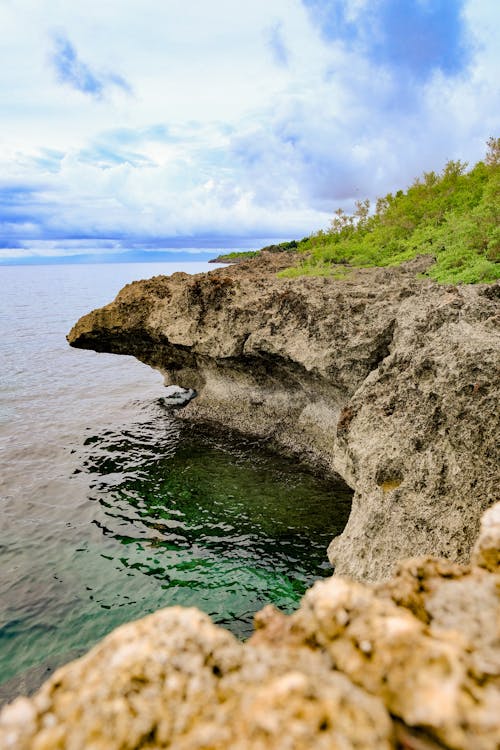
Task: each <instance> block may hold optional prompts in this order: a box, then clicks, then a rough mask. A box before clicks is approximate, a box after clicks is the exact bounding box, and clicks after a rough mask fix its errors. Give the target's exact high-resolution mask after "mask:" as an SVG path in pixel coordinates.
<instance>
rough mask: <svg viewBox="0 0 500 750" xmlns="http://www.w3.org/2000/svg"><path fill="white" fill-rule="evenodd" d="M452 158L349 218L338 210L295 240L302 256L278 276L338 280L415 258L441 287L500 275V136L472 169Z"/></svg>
mask: <svg viewBox="0 0 500 750" xmlns="http://www.w3.org/2000/svg"><path fill="white" fill-rule="evenodd" d="M466 167H467V164H465V163H463V162H460V161H449V162H448V163H447V164H446V166H445V168H444V170H443V171H442V172H441V174H436V173H435V172H427V173H424V175H423V177H421V178H419V179H417V180H415V182H414V183H413V185H411V187H410V188H409V189H408V190H407V191H406V192H403V191H402V190H399V191H398V192H397V193H396V194H395V195H393V194H392V193H389V194H388V195H386V196H385V198H379V199H378V200H377V202H376V206H375V211H374V212H372V211H371V206H370V201H368V200H366V201H358V202H357V203H356V211H355V212H354V214H353V215H352V216H351V215H348V214H346V213H345V212H344V211H342V209H338V210H337V211H336V212H335V215H334V218H333V220H332V222H331V224H330V228H329V229H328V230H327V231H323V230H320V231H319V232H317V233H316V234H314V235H312V236H311V237H309V238H306V239H305V240H302V241H301V242H299V243H298V247H297V249H298V250H299V252H302V253H306V254H307V257H306V259H305V260H304V261H303V262H302V263H301V264H299V265H298V266H297V267H295V268H290V269H287V270H286V271H283V272H282V273H281V274H280V275H284V276H299V275H304V274H307V275H326V276H337V277H341V276H343V275H346V274H347V273H348V272H349V270H350V269H351V268H352V267H353V266H355V267H356V266H357V267H367V266H394V265H399V264H400V263H402V262H403V261H406V260H411V259H412V258H415V257H416V256H417V255H431V256H433V257H434V259H435V263H434V264H433V265H432V266H431V267H430V268H429V270H428V271H427V274H426V275H427V276H430V277H431V278H433V279H435V280H436V281H440V282H443V283H451V284H456V283H467V284H470V283H476V282H492V281H495V280H496V279H498V278H500V264H499V261H500V138H490V139H489V141H488V152H487V154H486V158H485V160H484V161H480V162H478V164H476V165H475V167H473V169H471V170H470V171H468V172H467V171H466Z"/></svg>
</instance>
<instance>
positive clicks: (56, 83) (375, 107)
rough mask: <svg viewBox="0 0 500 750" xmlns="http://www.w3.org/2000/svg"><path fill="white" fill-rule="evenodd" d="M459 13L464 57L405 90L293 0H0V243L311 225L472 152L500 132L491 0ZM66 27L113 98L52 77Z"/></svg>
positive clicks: (356, 0)
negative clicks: (469, 44)
mask: <svg viewBox="0 0 500 750" xmlns="http://www.w3.org/2000/svg"><path fill="white" fill-rule="evenodd" d="M365 4H366V3H365V0H351V1H350V3H349V6H348V8H347V12H348V18H349V20H351V21H352V20H356V18H358V17H359V16H360V14H362V13H363V11H364V7H365ZM54 8H56V9H57V10H54ZM464 18H465V20H466V23H467V28H468V31H469V34H470V35H471V38H473V39H474V45H475V51H474V55H473V58H472V61H471V65H470V67H469V68H467V69H465V70H463V71H462V72H461V73H460V74H458V75H455V76H454V77H448V78H447V77H446V76H444V75H443V74H442V73H439V72H438V71H436V72H435V73H434V75H433V76H431V77H430V78H429V79H428V80H427V81H426V82H425V83H422V84H419V85H416V84H414V83H412V84H411V85H410V82H409V83H408V85H407V86H406V85H405V84H404V81H403V83H402V82H401V80H400V77H399V78H398V77H396V76H395V75H393V74H392V73H391V70H390V69H389V68H387V67H385V68H377V67H376V66H375V65H374V63H373V60H371V61H370V60H368V59H367V58H364V57H363V56H362V55H360V54H359V50H356V49H354V48H351V47H350V46H349V44H348V43H347V41H345V42H344V43H341V44H339V43H337V42H335V41H330V42H328V41H327V40H326V39H325V38H323V37H321V36H320V33H319V30H318V29H317V28H316V27H315V26H314V25H313V24H312V23H311V20H310V16H309V14H308V13H307V12H306V11H305V9H304V7H303V5H302V3H301V2H300V0H255V2H253V3H251V4H238V5H236V4H235V3H234V2H233V0H213V2H211V3H210V4H208V3H206V1H205V0H182V1H181V0H169V2H168V3H158V2H156V0H143V2H142V3H141V5H140V9H139V6H138V5H137V4H136V3H132V2H130V1H129V0H108V2H106V3H102V2H101V0H99V1H98V0H88V2H87V3H85V5H84V4H80V3H74V2H69V0H60V2H59V3H57V4H52V3H48V2H47V0H38V1H37V2H35V0H17V2H16V3H5V2H0V29H1V32H0V35H1V43H2V48H3V59H4V60H6V61H7V63H8V64H6V65H3V66H2V67H1V68H0V96H1V97H2V101H4V102H7V104H6V105H4V108H3V109H4V111H3V113H2V118H1V121H0V146H1V150H0V192H1V190H2V189H3V198H4V200H3V208H0V220H3V225H4V226H3V230H1V229H0V235H1V237H0V244H2V243H3V245H4V246H5V245H6V244H7V243H10V244H15V241H16V240H18V241H20V242H21V243H24V244H26V245H27V242H28V240H31V242H34V241H35V240H36V241H40V240H41V239H43V240H51V239H52V240H54V241H55V240H57V241H59V240H61V238H63V237H64V236H69V237H71V236H73V237H75V236H78V237H81V236H83V235H87V236H89V237H98V236H101V237H116V238H117V239H120V240H121V241H123V238H125V239H126V238H127V237H130V238H131V241H132V239H133V240H134V241H135V240H137V239H138V238H141V237H142V238H144V239H149V240H154V239H155V238H166V237H181V236H186V237H196V236H199V237H202V236H205V237H206V236H217V235H220V236H239V237H241V236H245V235H249V236H263V237H265V236H278V235H279V236H282V237H287V236H288V237H293V236H298V235H300V236H302V235H303V234H305V233H306V232H308V231H312V230H314V229H316V228H318V227H319V226H321V225H325V224H326V223H327V221H328V217H329V216H330V215H331V213H332V211H333V209H334V208H335V207H336V206H337V205H339V204H340V205H344V206H345V207H347V208H349V207H350V206H351V205H352V203H353V201H354V199H355V198H360V197H364V196H366V195H368V196H370V197H375V196H376V195H378V194H381V193H385V192H387V191H388V190H393V189H395V188H398V187H400V186H404V185H405V184H407V183H409V182H410V181H411V180H412V178H413V177H415V176H416V175H417V174H419V173H421V172H422V171H423V170H428V169H433V168H438V169H439V168H440V167H441V166H442V165H443V163H444V161H445V160H446V159H447V158H464V159H468V160H470V161H475V160H477V159H478V158H480V156H481V154H482V152H483V149H484V142H485V140H486V139H487V138H488V136H490V135H495V134H496V135H498V133H497V132H495V128H497V127H498V122H497V120H496V116H497V113H498V111H499V110H500V100H499V94H498V86H497V83H496V82H497V81H498V79H499V77H500V71H499V52H498V48H497V45H496V39H495V33H494V29H495V28H496V22H497V21H498V9H497V4H496V3H494V2H490V0H470V2H468V3H467V4H466V7H465V10H464ZM56 29H57V30H59V31H58V33H59V34H63V36H64V38H65V39H68V40H71V44H72V45H73V46H74V51H75V55H76V59H77V60H78V61H80V62H81V61H84V62H83V63H82V64H83V65H84V66H85V67H84V68H83V71H84V72H85V70H88V71H90V72H91V74H92V75H93V76H94V77H95V79H96V81H97V82H99V81H101V82H102V84H103V86H104V88H105V89H106V95H105V96H104V95H99V96H94V97H89V96H88V92H86V91H85V90H83V91H82V86H80V87H79V86H78V85H76V86H72V87H70V86H68V85H62V84H61V82H60V80H58V76H57V75H55V72H54V67H53V64H52V63H51V50H52V45H53V34H54V30H56ZM270 32H272V34H273V35H274V36H272V38H271V41H272V46H273V50H274V57H273V54H270V48H269V44H270ZM277 62H278V63H281V64H276V63H277ZM78 71H80V73H81V72H82V68H78V69H77V71H76V72H78ZM112 75H115V76H120V77H121V79H123V81H126V82H127V84H128V85H130V88H131V90H132V91H133V95H132V96H130V95H129V94H128V93H127V92H126V91H124V90H123V89H124V87H123V86H122V87H120V86H117V85H110V83H109V82H110V78H109V76H112ZM121 79H118V78H117V79H116V80H121ZM76 80H77V82H78V80H79V79H78V77H77V79H76ZM83 88H85V87H84V86H83ZM101 93H102V92H101ZM16 191H17V192H16ZM4 252H7V250H5V251H4ZM13 252H14V251H13ZM16 252H18V251H16Z"/></svg>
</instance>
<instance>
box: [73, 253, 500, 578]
mask: <svg viewBox="0 0 500 750" xmlns="http://www.w3.org/2000/svg"><path fill="white" fill-rule="evenodd" d="M292 262H293V258H292V257H290V256H287V255H286V254H269V255H267V256H266V255H265V254H264V255H263V256H261V257H260V258H257V259H255V260H254V261H250V262H244V263H240V264H239V265H237V266H231V267H229V268H224V269H217V270H214V271H212V272H210V273H208V274H200V275H197V276H189V275H187V274H182V273H176V274H173V275H172V276H171V277H164V276H159V277H156V278H153V279H151V280H148V281H140V282H135V283H133V284H129V285H128V286H126V287H125V288H124V289H123V290H122V291H121V292H120V293H119V294H118V296H117V298H116V299H115V301H114V302H112V303H111V304H109V305H107V306H106V307H103V308H101V309H100V310H96V311H94V312H92V313H90V314H89V315H86V316H84V317H83V318H82V319H81V320H80V321H79V322H78V323H77V324H76V325H75V327H74V328H73V329H72V331H71V332H70V334H69V341H70V343H71V344H72V345H73V346H76V347H82V348H90V349H95V350H97V351H107V352H115V353H119V354H132V355H134V356H136V357H137V358H138V359H140V360H142V361H143V362H146V363H147V364H149V365H151V366H153V367H155V368H158V369H160V370H161V371H162V372H163V373H164V374H165V378H166V383H167V384H177V385H179V386H182V387H184V388H192V389H195V390H196V391H197V393H198V396H197V398H196V399H194V400H193V401H192V402H191V403H190V404H189V405H188V406H187V407H186V408H185V409H184V410H183V412H182V413H181V415H182V416H183V418H185V419H191V420H197V421H198V422H208V423H211V424H212V425H218V426H224V427H229V428H232V429H235V430H238V431H240V432H242V433H245V434H247V435H252V436H256V437H258V438H261V439H264V440H266V441H268V442H269V443H270V444H271V445H272V446H274V447H276V448H277V449H279V450H281V451H287V452H289V453H292V454H296V455H298V456H300V458H301V459H302V460H305V461H308V462H309V463H311V464H313V465H314V466H315V467H316V468H317V470H322V471H324V470H326V471H329V472H333V473H335V474H337V475H340V476H341V477H342V478H343V479H344V480H345V481H346V482H347V483H348V484H349V485H350V486H351V487H352V488H353V490H354V491H355V493H354V499H353V506H352V512H351V515H350V518H349V521H348V524H347V526H346V528H345V530H344V532H343V534H342V535H341V536H340V537H337V538H336V539H335V540H333V541H332V544H331V545H330V549H329V557H330V559H331V561H332V562H333V563H334V565H335V568H336V571H337V572H338V573H339V574H342V575H349V576H351V577H354V578H357V579H360V580H380V579H383V578H385V577H387V576H388V575H390V573H391V571H392V570H393V569H394V565H395V563H396V561H397V560H398V559H401V558H403V557H408V556H412V555H414V554H415V553H418V554H435V555H442V556H444V557H447V558H449V559H451V560H453V561H456V562H465V561H466V560H467V559H468V555H469V553H470V549H471V546H472V544H473V542H474V539H475V538H476V535H477V532H478V525H479V519H480V516H481V513H482V512H483V511H484V510H485V509H486V508H487V507H489V506H490V505H491V504H492V503H493V502H494V500H495V499H498V484H499V475H498V442H497V441H498V434H499V429H498V428H499V416H498V415H499V411H498V394H499V378H498V375H499V369H500V368H499V365H500V333H499V329H498V321H499V297H500V285H499V284H494V285H477V286H460V287H455V286H441V285H438V284H436V283H434V282H432V281H430V280H424V279H420V278H418V272H419V271H422V270H424V269H425V267H426V266H427V265H428V264H429V262H430V261H429V259H427V258H420V259H417V260H416V261H413V262H411V263H409V264H406V265H405V266H402V267H399V268H388V269H365V270H359V271H357V272H356V273H354V274H353V275H352V276H351V277H348V278H347V279H343V280H335V279H333V278H310V277H309V278H306V277H302V278H294V279H283V278H277V276H276V271H277V270H279V268H280V266H286V265H290V263H292Z"/></svg>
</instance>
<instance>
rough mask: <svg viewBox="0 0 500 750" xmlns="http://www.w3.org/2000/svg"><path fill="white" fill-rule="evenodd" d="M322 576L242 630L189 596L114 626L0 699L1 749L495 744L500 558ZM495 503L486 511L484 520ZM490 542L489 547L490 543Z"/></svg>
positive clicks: (289, 749)
mask: <svg viewBox="0 0 500 750" xmlns="http://www.w3.org/2000/svg"><path fill="white" fill-rule="evenodd" d="M499 509H500V504H499V505H497V506H495V507H494V509H492V510H491V511H490V512H489V514H488V516H487V517H486V518H485V520H484V523H483V527H482V532H481V536H480V538H479V540H478V542H477V545H476V552H475V555H474V558H473V562H472V565H471V566H458V565H453V564H450V563H449V562H448V561H445V560H438V559H436V558H420V559H414V560H409V561H406V562H405V563H403V564H401V565H400V566H399V568H398V572H397V574H396V576H395V577H394V578H393V579H391V580H390V581H387V582H385V583H383V584H377V585H369V584H368V585H363V584H360V583H357V582H354V581H350V580H348V579H346V578H340V577H336V576H334V577H332V578H330V579H327V580H324V581H320V582H318V583H316V584H315V585H314V586H313V587H312V589H310V590H309V591H308V592H307V594H306V595H305V597H304V599H303V601H302V605H301V607H300V608H299V609H298V611H297V612H296V613H295V614H293V615H291V616H285V615H283V614H282V613H280V612H278V611H277V610H276V609H274V608H273V607H266V608H265V609H264V610H262V612H260V613H259V614H258V615H257V617H256V625H257V630H256V632H255V634H254V635H253V636H252V638H251V639H250V640H249V641H248V642H247V643H245V644H243V643H240V642H239V641H237V640H236V639H235V638H234V636H232V635H231V634H230V633H228V632H227V631H225V630H223V629H221V628H219V627H216V626H215V625H213V624H212V623H211V621H210V620H209V618H208V617H207V616H206V615H204V614H202V613H201V612H198V611H197V610H195V609H182V608H179V607H173V608H170V609H166V610H160V611H159V612H156V613H155V614H153V615H150V616H148V617H146V618H144V619H143V620H139V621H138V622H135V623H131V624H128V625H125V626H123V627H121V628H118V629H117V630H116V631H114V632H113V633H112V634H111V635H109V636H108V637H107V638H106V639H104V641H102V642H101V643H100V644H99V645H98V646H96V647H95V648H94V649H93V650H92V651H90V652H89V654H87V655H86V656H85V657H83V658H82V659H79V660H78V661H75V662H72V663H71V664H68V665H67V666H65V667H63V668H61V669H60V670H59V671H58V672H56V673H55V674H54V675H53V676H52V677H51V679H50V680H49V681H48V682H46V683H45V685H44V686H43V687H42V688H41V689H40V691H39V692H38V693H37V694H36V695H35V696H34V697H33V698H18V699H17V700H16V701H14V702H13V703H12V704H11V705H10V706H7V707H6V708H5V709H4V710H3V712H2V713H1V714H0V747H1V748H2V750H139V749H142V748H144V749H146V748H148V749H151V750H153V748H168V747H171V748H176V749H179V750H218V749H219V748H220V749H221V750H230V749H231V750H351V749H352V750H354V749H356V750H390V749H391V748H393V749H396V748H398V749H399V750H403V749H404V750H410V749H411V750H433V749H434V750H438V749H439V748H441V749H443V748H448V749H449V750H498V748H499V747H500V569H499V566H498V556H497V557H496V560H497V564H496V566H494V565H493V563H492V562H491V561H492V560H493V557H492V556H491V555H490V554H488V566H487V567H481V565H478V564H477V563H478V562H480V563H482V558H480V557H479V558H478V552H477V550H486V549H489V550H490V552H492V551H493V541H492V532H491V529H492V526H495V525H496V522H495V519H496V518H498V515H497V514H498V513H499ZM492 519H493V520H492ZM497 551H498V549H497Z"/></svg>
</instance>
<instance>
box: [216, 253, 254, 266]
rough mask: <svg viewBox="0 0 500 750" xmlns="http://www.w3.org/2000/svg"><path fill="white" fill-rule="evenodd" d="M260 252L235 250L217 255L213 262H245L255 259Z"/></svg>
mask: <svg viewBox="0 0 500 750" xmlns="http://www.w3.org/2000/svg"><path fill="white" fill-rule="evenodd" d="M259 252H260V250H235V251H234V252H232V253H224V254H223V255H218V256H217V258H215V260H214V263H215V261H220V262H221V263H224V262H225V261H233V260H245V259H247V258H255V256H256V255H258V254H259Z"/></svg>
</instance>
